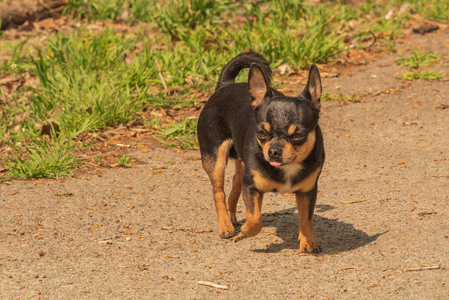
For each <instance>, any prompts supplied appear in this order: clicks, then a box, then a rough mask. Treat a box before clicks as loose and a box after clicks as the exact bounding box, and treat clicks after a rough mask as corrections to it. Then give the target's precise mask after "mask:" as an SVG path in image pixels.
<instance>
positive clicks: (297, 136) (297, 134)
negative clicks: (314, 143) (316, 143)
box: [290, 131, 306, 142]
mask: <svg viewBox="0 0 449 300" xmlns="http://www.w3.org/2000/svg"><path fill="white" fill-rule="evenodd" d="M305 136H306V135H305V133H304V132H301V131H297V132H295V133H293V134H292V135H291V136H290V139H291V140H292V141H293V142H299V141H301V140H302V139H304V137H305Z"/></svg>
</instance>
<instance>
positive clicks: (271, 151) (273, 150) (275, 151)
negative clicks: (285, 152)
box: [268, 147, 282, 159]
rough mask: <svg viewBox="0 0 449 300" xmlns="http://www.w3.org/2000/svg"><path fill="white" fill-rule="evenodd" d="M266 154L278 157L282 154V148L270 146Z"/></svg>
mask: <svg viewBox="0 0 449 300" xmlns="http://www.w3.org/2000/svg"><path fill="white" fill-rule="evenodd" d="M268 155H269V156H270V158H273V159H275V158H279V157H281V156H282V148H276V147H272V148H270V149H268Z"/></svg>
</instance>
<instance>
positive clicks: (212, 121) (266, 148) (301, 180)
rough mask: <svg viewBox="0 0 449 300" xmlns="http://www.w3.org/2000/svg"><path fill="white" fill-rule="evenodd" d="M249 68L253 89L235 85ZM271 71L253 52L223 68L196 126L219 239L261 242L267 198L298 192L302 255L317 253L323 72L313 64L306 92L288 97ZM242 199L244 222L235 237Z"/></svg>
mask: <svg viewBox="0 0 449 300" xmlns="http://www.w3.org/2000/svg"><path fill="white" fill-rule="evenodd" d="M245 68H249V74H248V82H247V83H234V80H235V78H236V76H237V75H238V74H239V72H240V71H241V70H242V69H245ZM271 72H272V71H271V69H270V66H269V63H268V62H267V61H266V60H265V58H264V57H263V56H262V55H260V54H257V53H254V52H247V53H242V54H240V55H238V56H236V57H234V58H233V59H232V60H231V61H230V62H229V63H228V64H227V65H226V66H225V67H224V68H223V70H222V72H221V74H220V77H219V79H218V83H217V86H216V89H215V92H214V93H213V94H212V96H211V97H210V98H209V100H208V101H207V102H206V104H205V106H204V108H203V110H202V111H201V114H200V116H199V119H198V127H197V130H198V142H199V147H200V152H201V160H202V165H203V167H204V170H205V171H206V173H207V174H208V176H209V179H210V181H211V183H212V190H213V199H214V201H215V207H216V211H217V216H218V227H219V234H220V236H221V237H222V238H228V239H231V240H233V241H234V242H235V241H238V240H240V239H242V238H245V237H251V236H255V235H256V234H258V233H259V232H260V231H261V229H262V213H261V208H262V198H263V195H264V193H267V192H278V193H295V195H296V202H297V206H298V215H299V250H300V252H308V253H319V252H320V251H321V249H320V247H319V245H318V243H317V241H316V240H315V237H314V234H313V214H314V208H315V203H316V198H317V189H318V186H317V183H318V178H319V176H320V173H321V170H322V167H323V163H324V157H325V154H324V144H323V136H322V133H321V129H320V127H319V125H318V119H319V114H320V108H321V104H320V97H321V93H322V86H321V77H320V73H319V70H318V67H317V66H316V65H315V64H312V65H311V67H310V70H309V75H308V80H307V83H306V85H305V87H304V89H303V90H302V92H301V93H300V94H299V96H297V97H288V96H285V95H284V94H282V93H280V92H279V91H277V90H275V89H274V88H272V87H270V79H271ZM229 158H231V159H234V160H235V175H234V178H233V183H232V188H231V192H230V194H229V197H228V199H227V203H226V199H225V197H226V196H225V193H224V178H225V168H226V165H227V163H228V160H229ZM240 194H242V198H243V201H244V203H245V208H246V221H245V223H244V224H243V225H242V226H241V228H240V233H239V234H238V235H237V236H236V235H235V230H234V226H237V219H236V206H237V201H238V199H239V197H240Z"/></svg>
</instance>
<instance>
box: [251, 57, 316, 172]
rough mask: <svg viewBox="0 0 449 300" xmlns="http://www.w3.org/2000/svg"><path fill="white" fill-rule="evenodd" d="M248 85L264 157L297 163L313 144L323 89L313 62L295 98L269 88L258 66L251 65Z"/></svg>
mask: <svg viewBox="0 0 449 300" xmlns="http://www.w3.org/2000/svg"><path fill="white" fill-rule="evenodd" d="M248 87H249V92H250V94H251V98H252V102H251V105H252V107H253V108H254V112H255V116H256V122H257V130H256V132H255V134H256V138H257V141H258V142H259V145H260V146H261V147H262V150H263V154H264V158H265V160H266V161H268V162H269V163H270V165H272V166H274V167H279V168H282V167H284V166H285V167H287V166H292V165H294V164H299V163H300V162H302V161H303V160H304V159H306V158H307V156H308V155H309V153H310V151H312V149H313V147H314V146H315V140H316V128H317V125H318V118H319V112H320V107H321V105H320V97H321V92H322V87H321V78H320V73H319V71H318V68H317V66H316V65H315V64H313V65H312V66H311V67H310V70H309V77H308V80H307V83H306V85H305V87H304V89H303V91H302V92H301V94H300V95H299V96H298V97H286V96H284V95H282V94H281V93H279V92H276V91H275V90H273V89H271V88H270V87H269V86H268V84H267V80H266V77H265V75H264V74H263V71H262V70H261V68H259V67H258V66H257V65H256V64H252V65H251V67H250V70H249V76H248Z"/></svg>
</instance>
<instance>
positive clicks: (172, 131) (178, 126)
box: [161, 118, 198, 149]
mask: <svg viewBox="0 0 449 300" xmlns="http://www.w3.org/2000/svg"><path fill="white" fill-rule="evenodd" d="M197 123H198V120H197V119H196V118H195V119H191V118H186V119H184V120H182V121H181V122H177V123H173V124H170V126H168V128H165V129H161V136H162V138H164V140H163V141H162V142H163V143H164V144H166V145H167V146H170V147H180V148H188V149H189V148H197V147H198V140H197V138H196V126H197Z"/></svg>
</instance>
